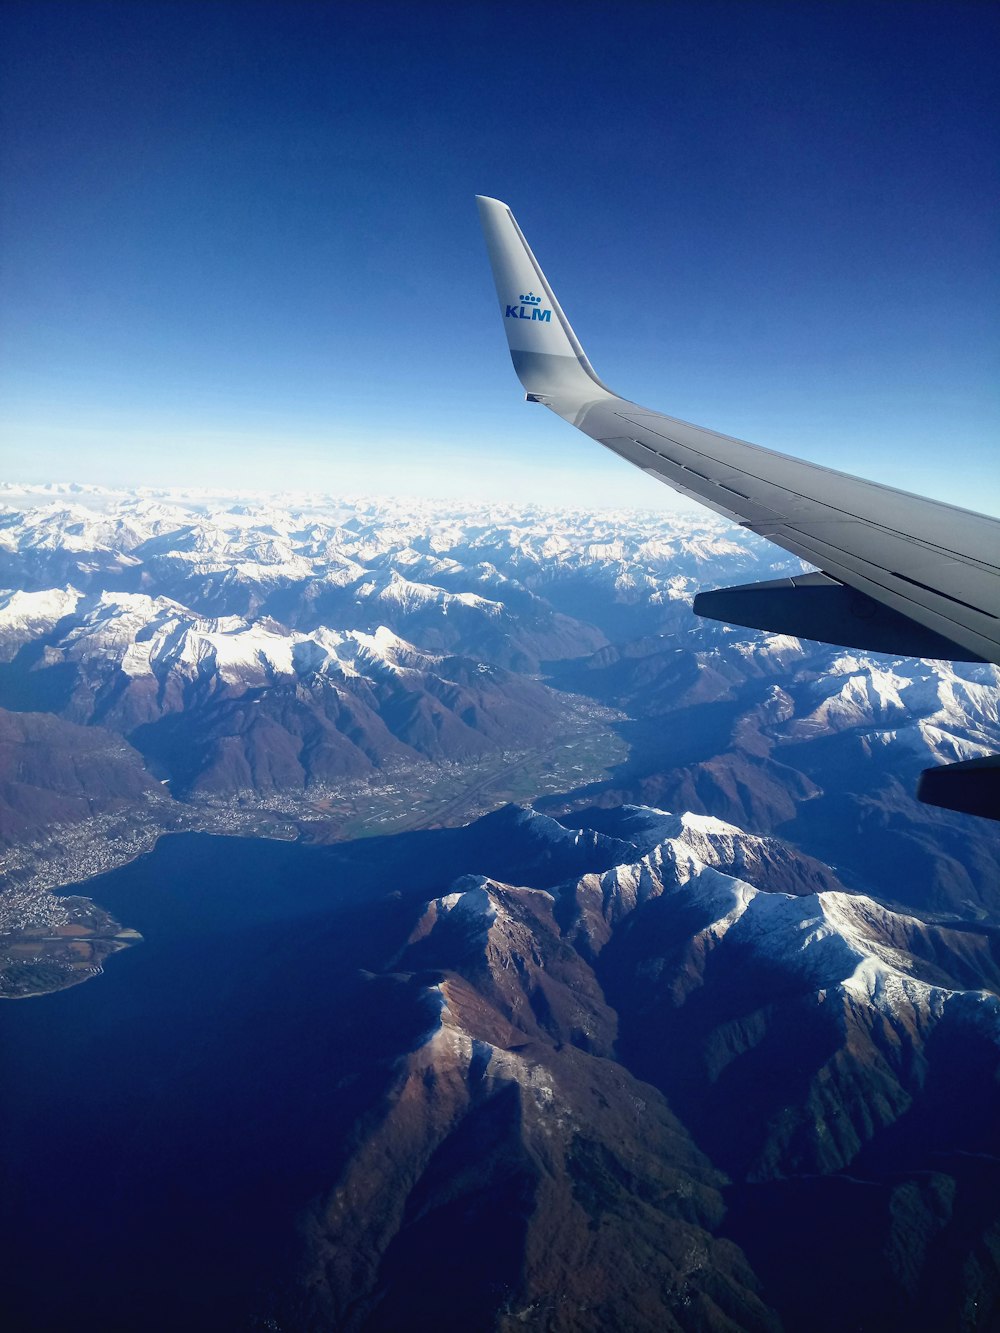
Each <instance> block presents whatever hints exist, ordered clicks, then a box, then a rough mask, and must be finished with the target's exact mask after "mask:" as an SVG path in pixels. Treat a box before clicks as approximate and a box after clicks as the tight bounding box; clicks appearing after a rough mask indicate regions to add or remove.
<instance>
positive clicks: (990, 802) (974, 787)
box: [917, 754, 1000, 819]
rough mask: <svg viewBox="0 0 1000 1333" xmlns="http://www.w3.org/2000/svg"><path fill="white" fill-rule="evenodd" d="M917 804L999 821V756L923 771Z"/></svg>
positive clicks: (968, 760)
mask: <svg viewBox="0 0 1000 1333" xmlns="http://www.w3.org/2000/svg"><path fill="white" fill-rule="evenodd" d="M917 800H919V801H923V802H924V804H925V805H939V806H941V807H942V808H943V809H945V810H960V811H961V812H962V814H965V815H978V816H979V817H980V818H982V819H1000V754H991V755H987V756H986V757H985V758H983V759H966V760H964V761H963V762H962V763H960V764H945V765H944V767H943V768H925V769H924V771H923V772H922V773H921V774H920V782H919V783H918V785H917Z"/></svg>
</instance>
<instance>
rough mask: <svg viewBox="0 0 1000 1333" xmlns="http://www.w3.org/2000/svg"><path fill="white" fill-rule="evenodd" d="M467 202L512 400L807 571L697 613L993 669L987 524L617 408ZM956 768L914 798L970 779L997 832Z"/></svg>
mask: <svg viewBox="0 0 1000 1333" xmlns="http://www.w3.org/2000/svg"><path fill="white" fill-rule="evenodd" d="M477 203H478V205H479V213H480V219H481V221H482V224H483V230H484V232H485V235H486V246H487V249H488V251H489V257H490V263H491V265H492V267H493V277H494V280H495V282H496V288H497V295H498V297H499V299H500V313H501V315H502V317H503V324H504V328H505V330H506V333H507V342H508V345H509V347H510V354H511V359H512V361H513V363H514V370H515V371H516V373H517V376H518V378H519V379H520V381H521V383H522V384H523V386H524V388H525V391H526V395H527V399H528V401H529V402H535V403H542V404H543V405H544V406H545V407H548V408H550V409H551V410H552V411H553V412H555V413H556V415H557V416H560V417H562V418H563V420H564V421H568V422H569V423H570V424H571V425H573V426H576V427H577V428H578V429H579V430H582V431H583V432H584V434H585V435H589V436H590V437H591V438H592V439H594V440H597V441H598V443H600V444H603V445H604V446H605V447H606V448H608V449H610V450H611V451H612V452H613V453H616V454H619V455H620V456H621V457H622V458H625V459H627V460H628V462H630V463H633V464H635V466H636V467H639V468H641V469H642V470H643V472H646V473H647V474H648V475H649V476H651V477H654V478H655V479H656V480H657V481H662V482H665V483H666V484H667V485H668V486H671V487H673V488H674V489H675V490H677V491H680V492H682V493H683V494H685V495H690V496H693V497H694V498H695V499H697V500H699V501H700V502H701V503H702V504H704V505H707V506H708V507H709V508H710V509H714V510H715V511H716V512H717V513H720V514H724V515H725V516H726V517H727V518H729V519H732V520H733V521H734V522H736V523H739V524H740V525H741V526H742V527H745V528H748V529H750V531H751V532H756V533H759V534H760V536H762V537H766V538H767V539H768V540H769V541H772V542H774V543H776V544H777V545H778V546H781V547H784V549H785V550H786V551H790V552H791V553H792V554H793V555H795V556H798V557H800V558H801V559H803V560H805V561H808V562H809V564H811V565H815V566H816V570H817V572H815V573H811V574H805V575H799V576H797V577H794V578H788V579H778V580H769V581H767V582H764V583H756V584H746V585H742V586H740V587H735V588H723V589H718V590H715V591H712V592H704V593H700V594H699V595H698V596H697V597H696V598H695V602H694V609H695V611H696V612H697V613H698V614H699V615H705V616H709V617H711V618H713V619H718V620H727V621H731V622H733V623H735V624H738V625H748V626H751V627H753V628H757V629H767V630H773V631H776V632H778V633H783V634H793V635H796V636H801V637H803V638H810V639H819V640H821V641H823V642H827V643H836V644H843V645H845V646H847V647H852V648H861V649H867V650H869V651H872V652H885V653H894V654H900V655H906V656H914V657H931V658H944V659H946V660H949V661H963V662H982V661H989V662H996V663H1000V520H997V519H995V518H990V517H989V516H987V515H985V514H975V513H971V512H970V511H968V510H965V509H958V508H956V507H955V506H954V505H947V504H941V503H940V502H938V501H936V500H929V499H926V498H924V497H923V496H919V495H911V494H909V493H908V492H906V491H900V490H896V489H895V488H893V487H891V486H881V485H879V484H878V483H876V482H872V481H865V480H863V479H861V478H859V477H852V476H849V475H848V474H847V473H845V472H837V471H835V470H834V469H832V468H825V467H820V466H818V465H817V464H815V463H808V462H806V461H805V460H803V459H800V458H794V457H790V456H789V455H787V454H780V453H775V452H774V451H773V450H770V449H762V448H761V447H760V446H758V445H754V444H747V443H746V442H745V441H744V440H736V439H733V438H731V437H730V436H728V435H720V434H718V433H717V432H715V431H711V430H706V429H705V428H704V427H702V426H693V425H691V424H690V423H689V422H686V421H679V420H677V419H676V418H675V417H669V416H665V415H664V414H662V413H660V412H653V411H651V410H650V409H649V408H645V407H640V406H639V405H638V404H637V403H632V402H629V401H628V400H627V399H624V398H620V397H619V396H618V395H617V394H616V393H614V392H612V390H611V389H609V388H608V386H607V385H606V384H604V383H603V382H602V381H601V380H600V379H599V378H598V376H597V374H596V372H595V371H594V368H593V366H592V365H591V364H590V362H589V361H588V359H587V356H586V353H585V352H584V350H583V348H582V347H581V345H580V342H579V340H578V339H577V337H576V334H575V333H574V332H573V330H572V328H571V326H570V323H569V321H568V320H567V318H566V316H565V315H564V314H563V311H562V308H561V306H560V305H559V302H558V301H557V300H556V297H555V294H554V292H553V291H552V288H551V287H550V286H549V284H548V281H547V280H546V278H545V275H544V273H543V272H542V270H541V268H540V267H539V265H538V261H537V260H536V259H535V256H534V255H533V254H532V252H531V247H530V246H529V245H528V242H527V241H526V240H525V238H524V234H523V232H522V231H521V229H520V227H519V226H518V225H517V222H516V221H515V220H514V215H513V214H512V213H511V211H510V209H509V208H508V207H507V205H506V204H504V203H501V202H500V201H499V200H498V199H489V198H486V197H484V196H481V195H480V196H477ZM975 762H976V763H977V764H979V765H980V766H981V765H982V763H983V761H975ZM958 767H959V766H958V765H950V766H948V768H947V769H944V770H929V774H928V779H929V780H928V781H925V782H924V783H923V784H922V788H925V789H926V790H925V791H923V792H922V794H923V796H924V798H925V799H927V800H929V801H931V802H932V803H933V804H941V805H952V802H951V800H950V799H942V798H943V797H948V796H950V795H951V794H952V793H954V794H956V796H959V795H960V794H959V788H961V789H962V790H963V791H964V790H966V789H967V788H968V787H969V784H970V781H971V782H972V784H973V786H974V787H975V789H976V791H977V792H978V793H980V795H981V792H982V785H983V783H987V782H989V783H993V784H995V785H994V787H993V788H992V791H993V796H994V797H995V798H996V799H995V800H994V809H995V810H996V816H995V817H997V818H1000V766H992V765H990V764H987V766H986V768H985V769H982V768H981V767H980V770H977V773H976V775H975V776H974V778H972V779H969V778H968V776H967V775H966V776H964V777H963V778H962V780H961V781H956V782H954V783H950V784H949V783H948V782H945V781H943V780H942V779H943V777H944V774H946V773H949V772H950V771H951V770H952V769H955V770H957V769H958ZM957 776H958V775H957V773H956V777H957ZM976 804H977V805H979V804H981V800H980V799H979V797H977V801H976ZM953 808H958V809H968V808H969V806H968V803H967V801H966V802H965V803H963V804H961V805H957V806H953ZM976 813H983V812H982V811H981V810H979V809H977V811H976Z"/></svg>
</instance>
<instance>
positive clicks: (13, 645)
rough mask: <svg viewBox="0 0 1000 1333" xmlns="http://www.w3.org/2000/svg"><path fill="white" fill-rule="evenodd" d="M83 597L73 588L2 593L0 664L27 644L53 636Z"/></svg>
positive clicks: (0, 598) (0, 599) (0, 596)
mask: <svg viewBox="0 0 1000 1333" xmlns="http://www.w3.org/2000/svg"><path fill="white" fill-rule="evenodd" d="M82 596H83V594H82V593H81V592H78V591H77V589H76V588H72V587H67V588H46V589H43V590H42V591H40V592H19V591H15V592H0V661H2V662H9V661H10V660H11V659H12V658H13V657H15V656H16V655H17V651H18V649H19V648H21V647H22V646H23V645H24V644H26V643H30V642H31V640H32V639H38V638H41V637H42V636H43V635H46V634H48V633H50V632H51V631H52V630H53V629H54V628H55V626H56V625H57V624H58V623H59V621H60V620H62V619H63V617H64V616H68V615H71V614H72V613H73V612H74V611H75V610H76V607H77V605H78V604H79V602H80V599H81V598H82Z"/></svg>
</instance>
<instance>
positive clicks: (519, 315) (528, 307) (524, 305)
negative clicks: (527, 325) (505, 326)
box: [504, 292, 552, 324]
mask: <svg viewBox="0 0 1000 1333" xmlns="http://www.w3.org/2000/svg"><path fill="white" fill-rule="evenodd" d="M517 299H518V302H519V304H518V305H509V306H508V307H507V313H506V315H505V316H504V318H505V319H537V320H538V321H539V322H540V323H542V324H549V323H551V321H552V311H551V310H540V309H539V306H540V305H541V304H542V298H541V297H540V296H535V294H534V293H533V292H525V293H524V294H523V295H521V296H519V297H518V298H517Z"/></svg>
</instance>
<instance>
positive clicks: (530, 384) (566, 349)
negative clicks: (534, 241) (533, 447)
mask: <svg viewBox="0 0 1000 1333" xmlns="http://www.w3.org/2000/svg"><path fill="white" fill-rule="evenodd" d="M476 203H477V204H478V205H479V218H480V221H481V222H482V225H483V232H484V233H485V236H486V249H487V251H488V252H489V257H490V264H491V265H492V268H493V280H494V282H495V283H496V289H497V296H498V297H499V298H500V315H501V317H502V319H503V323H504V329H505V331H506V334H507V345H508V346H509V348H510V356H511V360H512V361H513V363H514V369H515V371H516V372H517V377H518V379H519V380H520V381H521V383H522V384H523V385H524V387H525V390H526V391H527V394H528V397H529V398H536V399H540V400H542V401H545V400H547V399H548V398H550V397H559V396H560V395H562V394H567V393H569V394H573V395H576V396H579V395H580V394H581V393H583V394H584V395H585V397H588V398H596V397H603V395H604V394H605V393H610V392H611V390H610V389H608V387H607V385H605V384H602V383H601V381H600V380H599V379H598V377H597V374H596V373H595V371H594V368H593V366H592V365H591V364H590V362H589V361H588V360H587V355H586V353H585V352H584V350H583V348H582V347H581V346H580V341H579V339H578V338H577V336H576V334H575V333H574V332H573V329H572V327H571V326H570V322H569V320H568V319H567V318H566V316H565V315H564V314H563V311H562V307H561V306H560V304H559V302H558V301H557V300H556V297H555V293H554V292H553V290H552V288H551V287H550V286H549V284H548V281H547V279H546V277H545V274H544V273H543V272H542V270H541V268H540V267H539V264H538V261H537V259H536V258H535V256H534V255H533V254H532V252H531V247H530V246H529V245H528V242H527V241H526V240H525V239H524V233H523V232H522V231H521V228H520V227H519V226H518V225H517V222H516V221H515V220H514V215H513V213H512V212H511V211H510V209H509V208H508V207H507V205H506V204H504V203H501V202H500V200H499V199H490V198H488V197H486V196H485V195H481V194H477V195H476Z"/></svg>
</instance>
